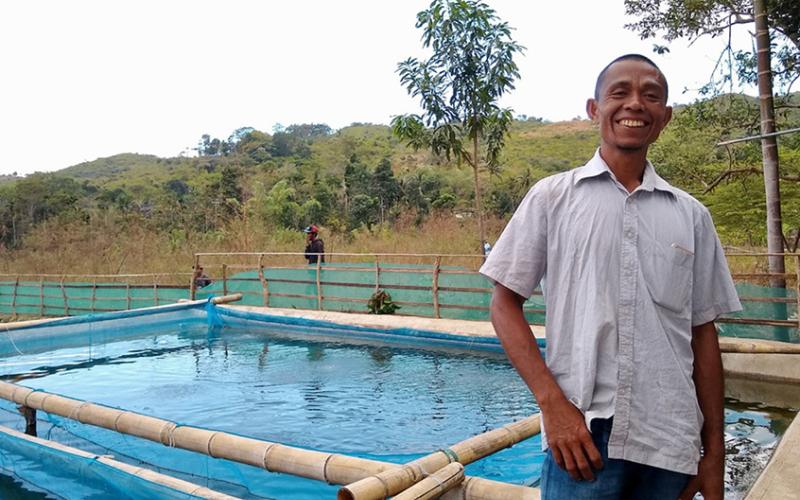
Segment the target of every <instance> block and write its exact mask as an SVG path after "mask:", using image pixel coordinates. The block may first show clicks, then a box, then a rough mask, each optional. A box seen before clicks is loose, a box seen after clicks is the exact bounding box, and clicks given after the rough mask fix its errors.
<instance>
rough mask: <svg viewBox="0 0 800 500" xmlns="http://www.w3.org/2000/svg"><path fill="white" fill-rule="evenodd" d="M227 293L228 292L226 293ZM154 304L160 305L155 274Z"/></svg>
mask: <svg viewBox="0 0 800 500" xmlns="http://www.w3.org/2000/svg"><path fill="white" fill-rule="evenodd" d="M225 295H227V294H225ZM153 305H156V306H157V305H159V303H158V279H157V278H156V277H155V276H153Z"/></svg>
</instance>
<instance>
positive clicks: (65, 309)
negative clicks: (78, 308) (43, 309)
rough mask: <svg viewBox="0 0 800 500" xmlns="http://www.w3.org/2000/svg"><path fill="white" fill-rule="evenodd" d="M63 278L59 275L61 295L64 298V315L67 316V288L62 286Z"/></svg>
mask: <svg viewBox="0 0 800 500" xmlns="http://www.w3.org/2000/svg"><path fill="white" fill-rule="evenodd" d="M64 278H65V276H61V297H63V298H64V316H69V302H68V301H67V290H66V289H65V288H64Z"/></svg>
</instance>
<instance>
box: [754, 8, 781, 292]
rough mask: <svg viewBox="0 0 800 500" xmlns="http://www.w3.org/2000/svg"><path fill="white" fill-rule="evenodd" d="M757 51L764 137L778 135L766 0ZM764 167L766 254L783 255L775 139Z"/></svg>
mask: <svg viewBox="0 0 800 500" xmlns="http://www.w3.org/2000/svg"><path fill="white" fill-rule="evenodd" d="M753 7H754V9H755V23H756V50H757V53H758V94H759V95H758V102H759V108H760V109H761V135H766V134H771V133H774V132H775V109H774V106H773V102H772V69H771V65H770V37H769V26H768V25H767V8H766V4H765V0H755V1H754V3H753ZM761 154H762V156H763V165H764V188H765V191H766V197H767V250H768V251H769V253H783V227H782V223H781V191H780V185H779V182H780V178H779V171H778V141H777V139H776V138H775V136H772V137H764V138H762V139H761ZM767 269H768V270H769V272H770V273H781V274H782V273H785V272H786V266H785V263H784V258H783V256H777V255H776V256H770V257H768V266H767ZM769 284H770V286H772V287H780V288H785V287H786V278H785V277H784V276H772V277H770V279H769Z"/></svg>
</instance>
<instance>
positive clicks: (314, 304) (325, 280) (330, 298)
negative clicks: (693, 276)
mask: <svg viewBox="0 0 800 500" xmlns="http://www.w3.org/2000/svg"><path fill="white" fill-rule="evenodd" d="M373 266H375V262H374V261H373V262H362V263H329V264H325V265H323V266H322V268H321V270H320V276H319V279H320V282H321V292H322V301H321V302H320V301H319V300H318V298H317V292H318V290H317V271H316V267H311V266H309V267H308V268H305V269H274V268H264V280H265V283H266V285H267V289H268V291H269V293H268V294H265V290H264V287H263V286H262V282H261V279H260V277H259V275H258V272H257V270H255V269H254V270H250V271H244V272H239V273H236V274H233V275H231V276H230V277H228V278H227V280H226V282H225V283H223V282H222V281H221V280H219V279H216V280H215V281H214V282H212V284H211V285H209V286H207V287H205V288H200V289H198V290H197V291H196V294H195V296H196V298H198V299H204V298H207V297H210V296H213V295H221V294H223V292H227V293H236V292H240V293H242V294H243V298H242V300H241V302H240V303H241V304H244V305H252V306H264V305H268V306H270V307H278V308H288V309H292V308H294V309H312V310H313V309H322V310H328V311H343V312H359V313H364V312H367V300H369V298H370V296H371V295H372V293H373V292H374V291H375V286H376V283H378V284H379V286H380V287H381V288H383V289H384V290H386V291H387V292H389V294H391V296H392V299H393V300H394V301H395V302H398V303H400V306H401V309H400V310H399V311H398V314H403V315H411V316H424V317H434V316H435V315H436V314H435V307H434V303H435V300H434V293H433V285H434V269H435V268H434V267H433V266H432V265H413V264H384V263H381V264H380V267H381V269H380V272H376V270H364V268H371V267H373ZM212 278H216V277H214V276H212ZM438 287H439V291H438V303H439V317H441V318H447V319H467V320H481V321H485V320H488V319H489V303H490V300H491V284H490V283H489V281H488V280H487V279H486V278H484V277H483V276H481V275H479V274H476V273H472V272H467V271H466V270H465V269H464V268H462V267H456V266H443V267H441V269H440V273H439V276H438ZM737 290H738V292H739V295H740V296H741V297H744V298H747V297H753V298H765V297H780V298H784V299H787V301H786V302H785V303H781V304H775V303H768V302H757V301H747V300H745V301H743V305H744V311H742V312H740V313H737V314H734V315H732V317H737V318H750V319H753V318H756V319H782V320H785V319H796V318H797V301H796V299H795V292H794V290H789V289H785V288H770V287H765V286H759V285H753V284H749V283H739V284H737ZM189 295H190V292H189V290H188V288H185V287H167V286H163V285H159V286H157V287H156V286H152V285H133V284H125V283H96V284H93V283H86V282H83V283H81V282H65V283H64V284H63V286H62V284H61V283H60V282H55V281H44V282H39V281H24V280H23V281H20V282H19V283H16V282H14V281H9V280H5V281H0V315H26V316H65V315H70V316H75V315H83V314H89V313H93V312H103V311H114V310H125V309H137V308H142V307H150V306H154V305H160V304H167V303H172V302H176V301H177V300H179V299H187V298H189ZM525 308H526V314H525V315H526V317H527V319H528V321H530V322H531V323H534V324H544V319H545V315H544V313H541V312H539V311H541V310H544V308H545V305H544V297H543V296H541V295H534V296H533V297H531V299H530V300H528V301H527V302H526V304H525ZM537 310H539V311H537ZM720 330H721V332H722V334H723V335H726V336H733V337H747V338H765V339H776V340H782V341H790V342H798V341H800V333H798V330H797V329H795V328H792V327H784V326H766V325H758V326H756V325H742V324H729V323H721V324H720Z"/></svg>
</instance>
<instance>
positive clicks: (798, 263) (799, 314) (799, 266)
mask: <svg viewBox="0 0 800 500" xmlns="http://www.w3.org/2000/svg"><path fill="white" fill-rule="evenodd" d="M794 272H795V278H794V298H795V299H797V310H796V311H795V317H796V318H797V327H798V328H800V255H796V256H795V259H794Z"/></svg>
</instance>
